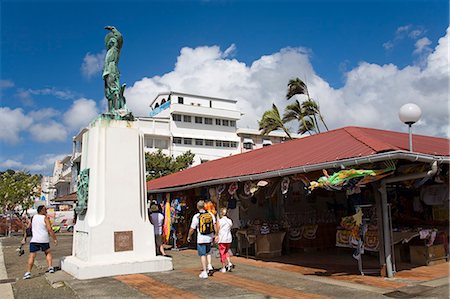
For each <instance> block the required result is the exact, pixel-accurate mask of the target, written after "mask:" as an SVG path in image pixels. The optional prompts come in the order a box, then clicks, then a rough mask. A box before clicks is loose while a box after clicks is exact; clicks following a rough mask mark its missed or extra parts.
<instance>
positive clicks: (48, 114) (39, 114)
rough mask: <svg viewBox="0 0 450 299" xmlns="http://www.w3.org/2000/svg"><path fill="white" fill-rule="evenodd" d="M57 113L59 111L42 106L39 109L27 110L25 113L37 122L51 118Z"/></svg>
mask: <svg viewBox="0 0 450 299" xmlns="http://www.w3.org/2000/svg"><path fill="white" fill-rule="evenodd" d="M59 114H60V112H59V111H58V110H55V109H53V108H43V109H39V110H33V111H30V112H28V114H27V115H28V117H30V118H31V119H32V120H33V121H36V122H39V121H43V120H48V119H51V118H53V117H55V116H57V115H59Z"/></svg>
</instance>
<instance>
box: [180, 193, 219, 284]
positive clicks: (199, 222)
mask: <svg viewBox="0 0 450 299" xmlns="http://www.w3.org/2000/svg"><path fill="white" fill-rule="evenodd" d="M197 209H198V213H197V214H195V215H194V217H192V223H191V227H190V229H189V234H188V237H187V241H188V242H190V241H191V236H192V234H193V233H194V230H195V229H197V252H198V255H199V256H200V261H201V262H202V267H203V271H202V272H201V273H200V275H199V276H198V277H200V278H208V275H211V274H212V272H213V271H214V268H213V266H212V265H211V243H212V242H213V240H214V238H215V237H216V235H217V227H216V217H215V216H214V215H213V214H212V213H210V212H207V211H205V202H204V201H203V200H200V201H199V202H198V203H197Z"/></svg>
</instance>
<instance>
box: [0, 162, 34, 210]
mask: <svg viewBox="0 0 450 299" xmlns="http://www.w3.org/2000/svg"><path fill="white" fill-rule="evenodd" d="M40 182H41V176H40V175H32V174H29V173H28V172H24V171H14V170H7V171H5V172H1V173H0V209H2V211H3V212H5V211H12V210H15V209H16V208H17V207H21V208H22V210H27V209H28V208H30V207H31V206H32V205H33V202H34V199H35V198H36V197H39V195H40V191H41V190H40Z"/></svg>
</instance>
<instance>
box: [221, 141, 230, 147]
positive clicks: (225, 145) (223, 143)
mask: <svg viewBox="0 0 450 299" xmlns="http://www.w3.org/2000/svg"><path fill="white" fill-rule="evenodd" d="M222 145H223V147H230V142H229V141H224V142H222Z"/></svg>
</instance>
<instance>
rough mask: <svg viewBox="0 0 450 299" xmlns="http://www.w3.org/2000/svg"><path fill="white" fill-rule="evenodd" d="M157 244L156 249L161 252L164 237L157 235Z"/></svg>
mask: <svg viewBox="0 0 450 299" xmlns="http://www.w3.org/2000/svg"><path fill="white" fill-rule="evenodd" d="M155 243H156V247H157V248H158V250H159V246H161V244H162V243H163V236H162V235H155Z"/></svg>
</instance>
